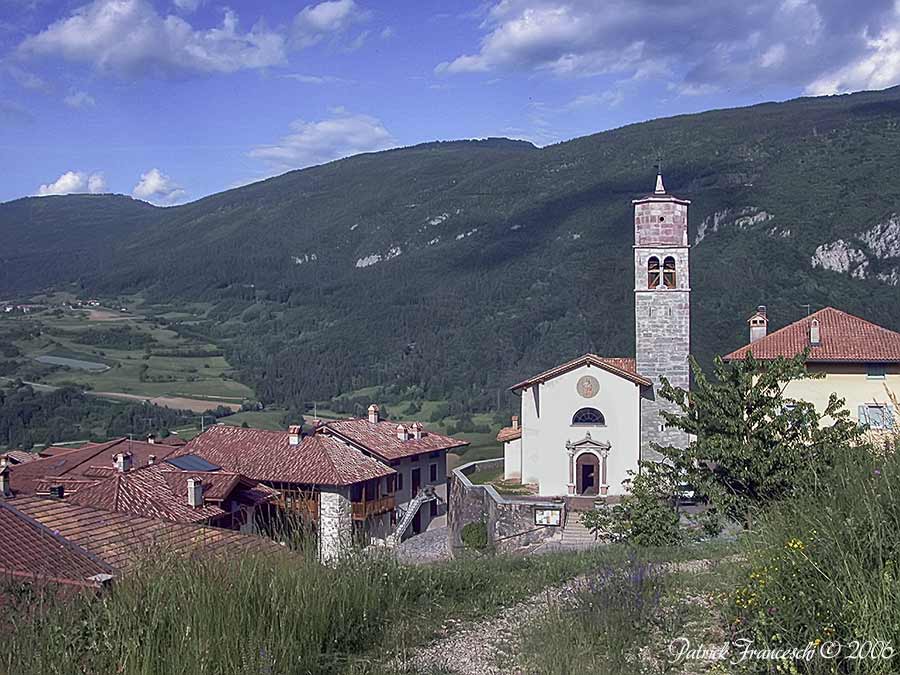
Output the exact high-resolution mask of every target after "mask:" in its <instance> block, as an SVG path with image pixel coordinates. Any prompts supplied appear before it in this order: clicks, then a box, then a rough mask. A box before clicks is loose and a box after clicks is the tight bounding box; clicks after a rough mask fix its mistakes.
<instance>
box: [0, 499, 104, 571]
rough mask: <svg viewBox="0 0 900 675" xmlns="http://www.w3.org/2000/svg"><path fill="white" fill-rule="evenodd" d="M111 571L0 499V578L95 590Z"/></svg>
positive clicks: (84, 551) (77, 547) (88, 554)
mask: <svg viewBox="0 0 900 675" xmlns="http://www.w3.org/2000/svg"><path fill="white" fill-rule="evenodd" d="M112 572H113V569H112V567H110V566H109V565H108V564H106V563H105V562H104V561H102V560H101V559H99V558H97V557H96V556H95V555H93V554H92V553H90V552H89V551H88V550H86V549H84V548H82V547H81V546H79V545H78V544H77V543H75V542H72V541H69V540H67V539H66V538H65V537H62V536H61V535H60V534H59V533H58V532H55V531H53V530H52V529H50V528H49V527H47V526H46V525H43V524H42V523H40V522H39V521H37V520H35V519H34V518H32V517H31V516H29V515H27V514H26V513H24V512H22V511H20V510H19V509H17V508H16V507H15V506H13V505H12V504H11V503H10V502H6V501H3V500H0V576H11V577H13V578H15V579H22V580H30V581H44V582H52V583H57V584H65V585H68V586H83V587H98V586H100V585H101V584H100V579H102V578H105V576H98V575H110V574H112Z"/></svg>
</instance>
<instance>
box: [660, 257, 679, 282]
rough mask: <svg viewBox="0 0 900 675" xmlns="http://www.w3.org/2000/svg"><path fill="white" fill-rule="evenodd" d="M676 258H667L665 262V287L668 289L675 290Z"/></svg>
mask: <svg viewBox="0 0 900 675" xmlns="http://www.w3.org/2000/svg"><path fill="white" fill-rule="evenodd" d="M675 281H676V280H675V258H673V257H672V256H666V259H665V261H663V286H665V287H666V288H675V286H676V284H675Z"/></svg>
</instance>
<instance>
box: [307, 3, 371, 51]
mask: <svg viewBox="0 0 900 675" xmlns="http://www.w3.org/2000/svg"><path fill="white" fill-rule="evenodd" d="M367 16H368V14H367V12H365V11H364V10H363V9H361V8H360V6H359V5H357V4H356V3H355V2H354V0H326V1H325V2H320V3H319V4H317V5H309V6H307V7H304V8H303V9H302V10H300V11H299V12H298V13H297V15H296V16H295V17H294V27H293V44H294V46H296V47H299V48H303V47H309V46H311V45H314V44H316V43H318V42H321V41H322V40H324V39H325V38H326V37H329V36H333V35H336V34H338V33H341V32H342V31H344V30H346V29H347V28H348V27H349V26H350V25H351V24H353V23H356V22H358V21H362V20H364V19H365V18H366V17H367ZM357 39H358V38H357ZM363 39H365V38H363Z"/></svg>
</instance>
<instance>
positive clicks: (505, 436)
mask: <svg viewBox="0 0 900 675" xmlns="http://www.w3.org/2000/svg"><path fill="white" fill-rule="evenodd" d="M517 438H522V427H503V428H502V429H501V430H500V433H498V434H497V440H498V441H500V442H501V443H506V442H507V441H514V440H516V439H517Z"/></svg>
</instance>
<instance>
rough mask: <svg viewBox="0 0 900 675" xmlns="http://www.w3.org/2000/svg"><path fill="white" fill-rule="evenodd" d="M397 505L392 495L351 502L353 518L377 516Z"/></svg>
mask: <svg viewBox="0 0 900 675" xmlns="http://www.w3.org/2000/svg"><path fill="white" fill-rule="evenodd" d="M396 505H397V500H396V499H395V498H394V495H386V496H384V497H379V498H378V499H370V500H365V499H364V500H363V501H361V502H352V512H353V520H365V519H366V518H368V517H369V516H377V515H379V514H381V513H387V512H388V511H392V510H393V509H394V507H395V506H396Z"/></svg>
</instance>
